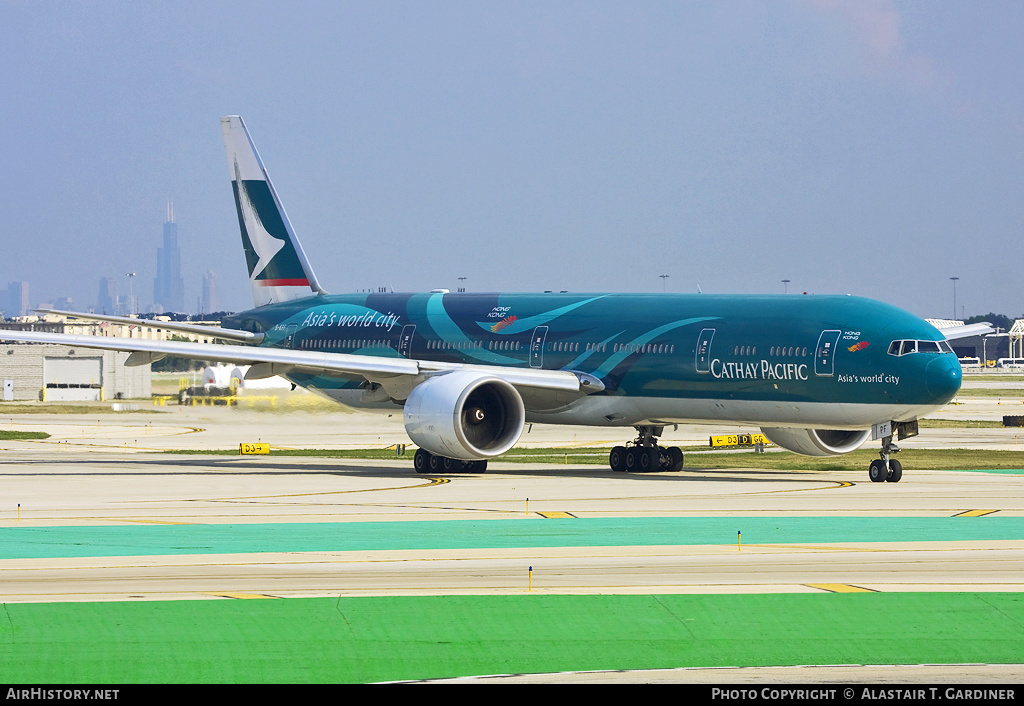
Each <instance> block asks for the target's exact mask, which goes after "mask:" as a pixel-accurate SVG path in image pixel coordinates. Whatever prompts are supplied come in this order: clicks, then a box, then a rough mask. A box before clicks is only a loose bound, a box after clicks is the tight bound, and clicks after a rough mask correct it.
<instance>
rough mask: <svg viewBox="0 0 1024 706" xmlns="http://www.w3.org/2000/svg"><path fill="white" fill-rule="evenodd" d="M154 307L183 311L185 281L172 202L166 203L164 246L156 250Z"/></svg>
mask: <svg viewBox="0 0 1024 706" xmlns="http://www.w3.org/2000/svg"><path fill="white" fill-rule="evenodd" d="M153 304H154V307H162V308H163V310H164V311H174V312H184V311H185V282H184V280H182V278H181V252H180V251H179V250H178V224H177V223H175V222H174V204H173V203H170V202H168V204H167V222H166V223H164V246H163V247H162V248H157V251H156V279H155V280H153Z"/></svg>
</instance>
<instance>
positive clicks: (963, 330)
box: [939, 322, 995, 341]
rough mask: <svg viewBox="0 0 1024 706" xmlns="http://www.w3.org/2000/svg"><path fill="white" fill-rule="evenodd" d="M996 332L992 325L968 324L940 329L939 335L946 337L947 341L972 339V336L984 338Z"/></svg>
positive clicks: (984, 323) (983, 323) (985, 323)
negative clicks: (987, 334)
mask: <svg viewBox="0 0 1024 706" xmlns="http://www.w3.org/2000/svg"><path fill="white" fill-rule="evenodd" d="M993 331H995V329H994V328H992V325H991V324H989V323H987V322H982V323H979V324H966V325H963V326H947V327H944V328H940V329H939V333H941V334H942V335H943V336H945V337H946V340H947V341H953V340H956V339H958V338H970V337H971V336H983V335H985V334H986V333H992V332H993Z"/></svg>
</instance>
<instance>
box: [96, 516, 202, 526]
mask: <svg viewBox="0 0 1024 706" xmlns="http://www.w3.org/2000/svg"><path fill="white" fill-rule="evenodd" d="M81 519H87V520H96V521H98V522H138V523H140V524H144V525H194V524H196V523H195V522H171V521H170V520H139V519H136V518H134V517H86V518H81Z"/></svg>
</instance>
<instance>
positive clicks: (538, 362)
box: [530, 326, 548, 368]
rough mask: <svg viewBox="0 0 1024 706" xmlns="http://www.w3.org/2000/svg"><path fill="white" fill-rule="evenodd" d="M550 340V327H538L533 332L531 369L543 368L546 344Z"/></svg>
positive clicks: (531, 339) (531, 338)
mask: <svg viewBox="0 0 1024 706" xmlns="http://www.w3.org/2000/svg"><path fill="white" fill-rule="evenodd" d="M547 338H548V327H547V326H538V327H537V328H535V329H534V330H533V335H532V336H531V337H530V367H531V368H541V367H543V366H544V343H545V342H546V341H547Z"/></svg>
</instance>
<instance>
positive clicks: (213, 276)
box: [199, 270, 220, 314]
mask: <svg viewBox="0 0 1024 706" xmlns="http://www.w3.org/2000/svg"><path fill="white" fill-rule="evenodd" d="M199 309H200V313H202V314H211V313H213V312H215V311H220V298H219V297H218V296H217V273H215V272H214V271H213V270H207V271H206V272H204V273H203V297H202V299H201V300H200V304H199Z"/></svg>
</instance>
